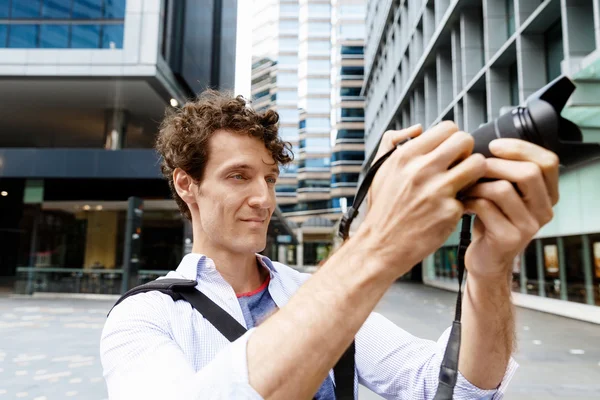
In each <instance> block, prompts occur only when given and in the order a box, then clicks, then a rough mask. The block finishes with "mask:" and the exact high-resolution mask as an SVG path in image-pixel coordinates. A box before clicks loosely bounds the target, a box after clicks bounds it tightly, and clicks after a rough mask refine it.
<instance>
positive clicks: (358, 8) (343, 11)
mask: <svg viewBox="0 0 600 400" xmlns="http://www.w3.org/2000/svg"><path fill="white" fill-rule="evenodd" d="M365 8H366V7H365V6H364V5H355V4H342V5H341V6H340V15H360V16H363V15H365V11H366V10H365Z"/></svg>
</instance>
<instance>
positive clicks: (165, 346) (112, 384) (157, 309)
mask: <svg viewBox="0 0 600 400" xmlns="http://www.w3.org/2000/svg"><path fill="white" fill-rule="evenodd" d="M149 296H162V295H161V294H159V293H148V294H144V295H137V296H135V297H132V298H129V299H126V300H125V301H123V302H122V303H121V304H119V306H117V307H115V308H114V309H113V310H112V312H111V314H110V316H109V318H108V320H107V321H106V324H105V327H104V330H103V332H102V338H101V341H100V357H101V361H102V366H103V369H104V378H105V380H106V384H107V387H108V395H109V398H110V399H111V400H125V399H148V400H153V399H157V400H158V399H161V400H162V399H168V398H169V399H170V398H178V399H185V400H192V399H211V400H225V399H252V400H254V399H256V400H262V397H261V396H260V395H259V394H258V392H256V391H255V390H254V389H253V388H252V386H250V384H249V382H248V367H247V357H246V345H247V342H248V339H249V337H250V336H251V335H252V333H253V332H254V329H250V330H249V331H248V332H246V333H245V334H244V335H243V336H242V337H240V338H239V339H238V340H236V341H235V342H232V343H231V344H230V345H228V346H227V347H225V349H223V350H222V351H220V352H219V353H218V354H217V356H216V357H215V358H214V359H213V360H212V361H211V362H210V363H208V364H207V365H206V366H205V367H204V368H202V369H201V370H200V371H197V372H196V371H194V369H193V367H192V365H191V364H190V362H189V361H188V360H187V358H186V356H185V354H184V353H183V351H182V350H181V348H180V347H179V346H178V345H177V343H176V342H175V341H174V340H173V338H172V337H171V335H170V333H169V331H168V327H169V321H168V318H166V315H168V314H167V312H161V311H166V310H161V308H163V307H166V306H165V304H164V302H163V300H162V299H159V301H158V302H157V301H148V299H149Z"/></svg>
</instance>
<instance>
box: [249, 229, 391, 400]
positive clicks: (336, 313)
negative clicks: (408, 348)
mask: <svg viewBox="0 0 600 400" xmlns="http://www.w3.org/2000/svg"><path fill="white" fill-rule="evenodd" d="M353 239H354V240H353ZM368 242H369V241H368V240H367V238H366V237H364V238H362V239H361V238H360V237H355V238H352V239H350V241H349V242H347V243H346V244H345V245H344V246H343V247H342V248H341V249H340V250H339V251H337V252H336V253H335V254H334V255H333V256H332V257H331V258H330V260H329V261H328V262H327V263H326V264H325V265H324V266H323V267H322V268H321V269H320V270H319V271H318V272H317V273H316V274H315V275H314V276H313V277H311V279H309V280H308V281H307V282H306V283H305V284H304V285H303V286H302V287H301V288H300V289H299V290H298V291H297V292H296V294H294V296H293V297H292V298H291V299H290V301H289V303H288V304H287V305H286V306H284V307H282V308H281V310H279V311H278V312H277V313H276V314H274V315H273V316H272V317H271V318H269V319H268V320H267V321H265V323H264V324H262V325H261V326H259V327H258V328H257V330H256V331H255V332H254V334H253V335H252V336H251V337H250V339H249V341H248V353H247V354H248V374H249V380H250V384H251V385H252V386H253V387H254V388H255V389H256V390H257V391H258V392H259V393H260V394H261V395H262V396H263V397H264V398H266V399H306V398H310V397H311V396H312V395H313V394H314V393H315V392H316V391H317V389H318V388H319V386H320V385H321V384H322V382H323V380H324V379H325V378H326V376H327V374H328V372H329V370H330V369H331V368H332V367H333V366H334V365H335V363H336V362H337V360H338V359H339V358H340V357H341V355H342V354H343V353H344V351H345V350H346V349H347V347H348V346H349V345H350V343H351V342H352V340H353V338H354V336H355V335H356V333H357V332H358V330H359V329H360V327H361V326H362V324H363V323H364V321H365V320H366V319H367V317H368V316H369V314H370V313H371V311H372V310H373V308H374V307H375V306H376V304H377V302H378V301H379V300H380V299H381V297H382V296H383V294H384V293H385V291H386V290H387V289H388V288H389V286H390V285H391V284H392V283H393V281H394V279H395V278H396V277H395V276H393V274H391V273H389V272H387V273H386V272H385V269H384V268H382V266H381V265H377V264H376V262H377V261H376V258H375V257H374V255H373V253H372V252H371V251H370V250H374V248H370V247H369V246H368Z"/></svg>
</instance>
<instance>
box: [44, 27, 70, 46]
mask: <svg viewBox="0 0 600 400" xmlns="http://www.w3.org/2000/svg"><path fill="white" fill-rule="evenodd" d="M40 28H41V30H40V47H42V48H45V49H63V48H66V47H69V25H41V26H40Z"/></svg>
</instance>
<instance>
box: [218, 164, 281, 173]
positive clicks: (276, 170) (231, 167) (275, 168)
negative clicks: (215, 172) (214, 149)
mask: <svg viewBox="0 0 600 400" xmlns="http://www.w3.org/2000/svg"><path fill="white" fill-rule="evenodd" d="M224 169H225V170H226V171H231V170H236V169H237V170H239V169H242V170H253V169H254V168H253V167H252V166H250V165H249V164H244V163H239V164H231V165H228V166H225V167H224ZM271 172H273V173H275V174H277V175H279V167H278V166H277V165H275V166H273V167H271Z"/></svg>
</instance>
